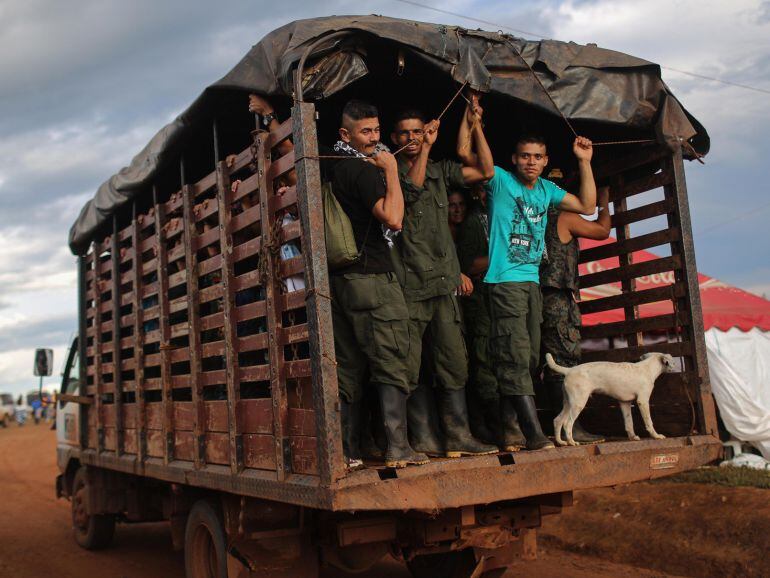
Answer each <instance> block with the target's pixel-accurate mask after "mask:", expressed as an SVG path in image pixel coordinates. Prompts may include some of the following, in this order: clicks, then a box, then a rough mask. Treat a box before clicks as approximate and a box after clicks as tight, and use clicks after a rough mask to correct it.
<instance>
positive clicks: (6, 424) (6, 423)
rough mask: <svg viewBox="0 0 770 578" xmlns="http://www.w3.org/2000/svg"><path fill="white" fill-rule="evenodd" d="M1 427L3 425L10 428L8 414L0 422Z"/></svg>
mask: <svg viewBox="0 0 770 578" xmlns="http://www.w3.org/2000/svg"><path fill="white" fill-rule="evenodd" d="M0 425H2V426H3V427H8V415H7V414H6V415H4V416H3V420H2V421H0Z"/></svg>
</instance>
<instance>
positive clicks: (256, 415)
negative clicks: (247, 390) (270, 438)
mask: <svg viewBox="0 0 770 578" xmlns="http://www.w3.org/2000/svg"><path fill="white" fill-rule="evenodd" d="M238 417H239V420H240V423H241V428H242V431H243V433H244V434H247V433H257V434H272V433H273V402H272V400H271V399H270V398H264V399H241V400H240V401H239V402H238Z"/></svg>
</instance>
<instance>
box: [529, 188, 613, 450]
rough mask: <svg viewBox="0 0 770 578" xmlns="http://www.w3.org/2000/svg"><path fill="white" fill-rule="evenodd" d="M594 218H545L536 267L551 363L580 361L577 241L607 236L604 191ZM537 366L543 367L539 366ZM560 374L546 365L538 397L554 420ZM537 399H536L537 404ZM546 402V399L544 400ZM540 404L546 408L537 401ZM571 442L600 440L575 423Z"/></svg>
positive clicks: (544, 348)
mask: <svg viewBox="0 0 770 578" xmlns="http://www.w3.org/2000/svg"><path fill="white" fill-rule="evenodd" d="M597 200H598V205H599V216H598V217H597V219H596V220H595V221H587V220H585V219H584V218H583V217H581V216H580V215H578V214H577V213H571V212H569V211H560V210H558V209H554V210H552V211H551V212H549V214H548V225H546V229H545V246H546V254H547V259H544V260H543V261H542V262H541V264H540V287H541V289H542V292H543V326H542V333H541V348H540V351H541V352H542V355H543V358H545V354H546V353H550V354H551V355H553V357H554V359H555V360H556V363H558V364H559V365H562V366H564V367H574V366H576V365H578V364H579V363H580V323H581V318H580V309H579V308H578V303H577V302H578V299H579V297H580V289H579V285H578V282H579V274H578V261H579V259H580V245H579V244H578V238H579V237H585V238H586V239H596V240H599V241H601V240H604V239H606V238H607V237H609V234H610V226H611V224H610V212H609V189H608V188H607V187H602V188H600V189H599V190H598V192H597ZM541 364H542V363H541ZM563 386H564V375H562V374H560V373H556V372H555V371H553V370H551V368H549V367H548V366H547V365H546V367H545V370H544V373H543V387H542V390H541V391H540V392H539V393H538V396H544V397H545V398H547V402H546V403H547V405H548V406H549V409H551V410H552V411H553V416H554V417H555V416H556V414H558V413H559V412H560V411H561V409H562V405H563V403H564V389H563ZM538 401H540V400H538ZM543 401H546V400H543ZM541 405H545V404H544V403H543V402H541ZM573 435H574V437H575V441H578V442H581V443H597V442H600V441H603V439H604V438H602V437H601V436H598V435H595V434H592V433H589V432H587V431H586V430H585V429H584V428H583V426H582V425H581V424H580V422H579V421H578V420H575V425H574V427H573Z"/></svg>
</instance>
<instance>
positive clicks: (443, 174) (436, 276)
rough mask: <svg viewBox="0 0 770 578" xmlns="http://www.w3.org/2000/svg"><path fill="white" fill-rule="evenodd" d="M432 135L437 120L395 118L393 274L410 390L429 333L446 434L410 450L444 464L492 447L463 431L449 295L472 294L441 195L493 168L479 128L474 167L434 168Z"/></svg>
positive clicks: (453, 300) (462, 362)
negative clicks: (402, 310) (400, 296)
mask: <svg viewBox="0 0 770 578" xmlns="http://www.w3.org/2000/svg"><path fill="white" fill-rule="evenodd" d="M472 116H473V113H471V112H466V120H464V121H463V122H462V123H460V124H461V126H466V122H467V118H470V117H472ZM438 128H439V122H438V121H436V120H434V121H431V122H429V123H427V124H426V122H425V119H424V117H423V115H422V114H421V113H420V112H419V111H415V110H407V111H404V112H402V113H401V114H399V115H398V116H397V118H396V122H395V126H394V130H393V133H392V135H391V138H392V139H393V142H394V143H395V144H396V146H397V147H398V148H399V149H402V150H401V153H400V154H399V155H398V171H399V178H400V181H401V188H402V191H403V193H404V202H405V213H404V221H403V229H402V232H401V235H400V236H399V237H398V240H397V247H398V256H397V259H398V261H399V264H398V265H397V268H398V269H400V271H399V275H400V278H401V282H402V285H403V289H404V297H405V298H406V302H407V306H408V308H409V337H410V350H409V358H408V361H407V366H408V373H409V382H410V387H411V389H412V390H413V391H414V390H416V389H417V387H418V385H419V374H420V360H421V354H422V347H421V345H422V338H423V335H424V334H425V332H426V331H428V332H429V341H430V345H431V349H432V351H431V353H432V357H433V366H434V376H435V385H436V387H437V402H438V408H439V416H440V418H441V424H442V426H443V429H444V435H445V439H444V444H445V446H444V448H441V447H440V446H439V445H438V444H436V443H435V440H426V439H417V440H416V441H415V447H416V448H419V449H420V450H421V451H425V452H426V453H428V454H429V455H431V454H433V455H435V454H440V453H441V452H442V449H443V450H444V452H445V454H446V456H447V457H459V456H461V455H479V454H486V453H494V452H496V451H497V448H496V447H495V446H490V445H487V444H482V443H480V442H479V441H477V440H476V439H475V438H473V436H472V435H471V433H470V430H469V427H468V410H467V406H466V400H465V383H466V381H467V378H468V365H467V363H468V360H467V355H466V352H465V343H464V341H463V336H462V328H461V313H460V307H459V305H458V303H457V297H456V295H455V293H459V294H460V295H467V294H470V293H471V292H472V291H473V284H472V283H471V281H470V279H468V278H467V277H465V276H464V275H461V273H460V267H459V263H458V261H457V254H456V252H455V248H454V242H453V240H452V235H451V233H450V231H449V225H448V223H447V205H448V199H447V190H450V189H456V188H461V187H465V186H468V185H471V184H474V183H478V182H482V181H484V180H485V179H488V178H489V176H490V173H491V172H492V170H493V166H494V165H493V161H492V153H491V151H490V150H489V145H488V144H487V142H486V139H485V138H484V133H483V131H482V129H481V123H480V122H477V123H476V124H475V125H474V129H473V131H472V134H473V139H474V143H475V145H476V150H477V155H478V160H479V163H478V165H477V166H474V167H463V166H461V165H460V164H459V163H457V162H453V161H448V160H444V161H438V162H435V161H432V160H430V158H429V155H430V150H431V147H432V146H433V144H434V143H435V142H436V139H437V137H438ZM466 129H467V127H466ZM413 409H414V410H417V411H419V409H418V408H412V407H411V406H410V413H411V412H412V411H413ZM423 409H425V408H423ZM427 421H428V420H427V415H421V416H417V419H415V420H410V425H411V424H412V423H416V424H419V423H426V422H427ZM415 433H416V432H415V431H412V434H415ZM417 437H418V438H419V436H417Z"/></svg>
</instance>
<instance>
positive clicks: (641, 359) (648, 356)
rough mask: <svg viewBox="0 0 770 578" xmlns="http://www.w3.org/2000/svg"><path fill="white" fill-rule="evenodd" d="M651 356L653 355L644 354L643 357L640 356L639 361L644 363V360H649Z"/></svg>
mask: <svg viewBox="0 0 770 578" xmlns="http://www.w3.org/2000/svg"><path fill="white" fill-rule="evenodd" d="M653 355H655V354H654V353H645V354H644V355H642V356H641V357H640V358H639V361H644V360H645V359H649V358H650V357H652V356H653Z"/></svg>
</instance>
